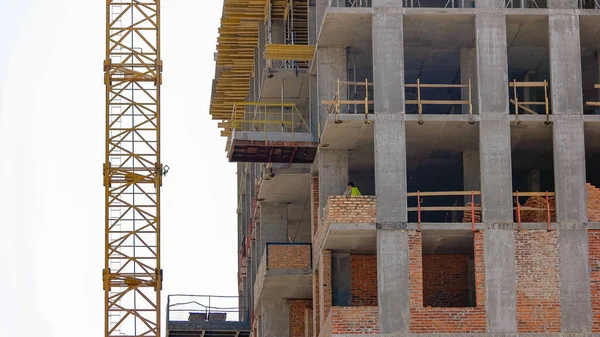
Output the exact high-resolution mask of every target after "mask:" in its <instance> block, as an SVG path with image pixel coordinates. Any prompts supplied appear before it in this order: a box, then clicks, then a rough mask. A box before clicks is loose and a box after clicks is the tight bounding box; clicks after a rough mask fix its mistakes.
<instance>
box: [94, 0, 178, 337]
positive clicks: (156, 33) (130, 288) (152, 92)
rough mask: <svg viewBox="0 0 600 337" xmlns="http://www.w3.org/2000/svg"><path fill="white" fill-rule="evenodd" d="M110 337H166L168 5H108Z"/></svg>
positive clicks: (142, 1) (114, 1)
mask: <svg viewBox="0 0 600 337" xmlns="http://www.w3.org/2000/svg"><path fill="white" fill-rule="evenodd" d="M106 10H107V12H106V59H105V61H104V84H105V85H106V153H105V162H104V170H103V171H104V172H103V174H104V188H105V192H106V193H105V202H106V209H105V264H104V270H103V273H102V279H103V288H104V294H105V331H104V335H105V337H109V336H125V337H134V336H135V337H138V336H147V337H156V336H160V291H161V287H162V270H161V269H160V186H161V184H162V181H161V179H162V176H163V175H164V174H166V171H167V170H168V167H166V166H165V167H164V168H163V165H162V164H161V161H160V85H161V72H162V61H161V59H160V0H106Z"/></svg>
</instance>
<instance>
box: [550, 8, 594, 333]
mask: <svg viewBox="0 0 600 337" xmlns="http://www.w3.org/2000/svg"><path fill="white" fill-rule="evenodd" d="M554 5H557V3H556V2H554ZM561 8H563V7H561ZM549 31H550V32H549V33H550V85H551V88H552V90H551V92H552V100H551V101H552V114H553V115H554V122H553V137H552V138H553V148H554V152H553V154H554V185H555V186H554V188H555V191H556V219H557V221H558V222H559V223H563V225H562V227H563V228H562V229H561V230H560V231H559V234H558V256H559V262H560V265H561V268H560V272H559V277H560V304H561V321H562V329H561V330H562V332H564V333H589V332H590V331H591V327H592V309H591V294H590V278H589V276H590V274H589V273H590V269H589V258H588V254H589V253H588V241H587V240H588V236H587V230H586V228H585V226H584V225H582V224H583V223H586V222H587V220H588V219H587V193H586V192H587V191H586V185H585V183H586V170H585V143H584V130H583V116H582V115H583V98H582V88H581V57H580V52H579V48H580V42H579V18H578V16H577V15H566V14H565V15H552V16H550V18H549Z"/></svg>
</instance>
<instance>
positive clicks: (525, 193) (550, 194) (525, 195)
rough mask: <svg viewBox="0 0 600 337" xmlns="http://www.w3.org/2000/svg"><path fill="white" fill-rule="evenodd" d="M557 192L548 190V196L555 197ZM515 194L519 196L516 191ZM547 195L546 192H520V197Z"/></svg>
mask: <svg viewBox="0 0 600 337" xmlns="http://www.w3.org/2000/svg"><path fill="white" fill-rule="evenodd" d="M555 195H556V193H554V192H548V196H549V197H553V196H555ZM513 196H515V197H516V196H517V193H516V192H514V193H513ZM545 196H546V192H519V197H545Z"/></svg>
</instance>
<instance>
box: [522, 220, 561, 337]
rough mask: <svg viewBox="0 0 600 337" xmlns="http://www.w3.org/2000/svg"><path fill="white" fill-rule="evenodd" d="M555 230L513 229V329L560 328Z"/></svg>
mask: <svg viewBox="0 0 600 337" xmlns="http://www.w3.org/2000/svg"><path fill="white" fill-rule="evenodd" d="M557 242H558V234H557V232H556V231H552V232H548V231H544V230H528V231H518V232H515V260H516V271H517V331H518V332H522V333H532V332H560V328H561V313H560V293H559V292H560V288H559V275H558V249H557Z"/></svg>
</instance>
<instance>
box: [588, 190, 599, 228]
mask: <svg viewBox="0 0 600 337" xmlns="http://www.w3.org/2000/svg"><path fill="white" fill-rule="evenodd" d="M587 204H588V205H587V208H588V209H587V211H588V219H589V221H592V222H600V189H598V188H596V186H594V185H592V184H590V183H588V184H587Z"/></svg>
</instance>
